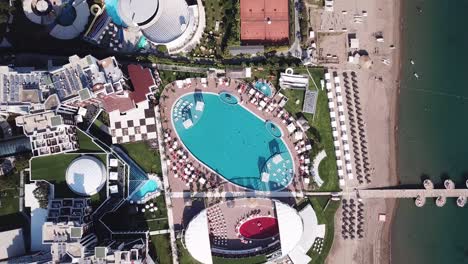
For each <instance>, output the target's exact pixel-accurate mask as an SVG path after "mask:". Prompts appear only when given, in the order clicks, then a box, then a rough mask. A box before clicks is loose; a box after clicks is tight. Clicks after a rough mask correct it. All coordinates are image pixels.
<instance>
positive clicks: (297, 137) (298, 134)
mask: <svg viewBox="0 0 468 264" xmlns="http://www.w3.org/2000/svg"><path fill="white" fill-rule="evenodd" d="M303 138H304V133H302V132H301V131H297V132H296V133H294V140H296V141H299V140H301V139H303Z"/></svg>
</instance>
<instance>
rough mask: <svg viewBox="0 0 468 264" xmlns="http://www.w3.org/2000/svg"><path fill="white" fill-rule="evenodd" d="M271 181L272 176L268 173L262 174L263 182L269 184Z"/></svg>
mask: <svg viewBox="0 0 468 264" xmlns="http://www.w3.org/2000/svg"><path fill="white" fill-rule="evenodd" d="M269 181H270V174H269V173H267V172H262V182H269Z"/></svg>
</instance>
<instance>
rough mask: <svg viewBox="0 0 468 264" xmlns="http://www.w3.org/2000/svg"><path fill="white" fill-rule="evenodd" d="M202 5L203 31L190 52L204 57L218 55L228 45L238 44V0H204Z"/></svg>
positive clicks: (220, 54) (221, 53)
mask: <svg viewBox="0 0 468 264" xmlns="http://www.w3.org/2000/svg"><path fill="white" fill-rule="evenodd" d="M204 6H205V12H206V16H205V17H206V28H205V32H204V34H203V37H202V39H201V41H200V44H199V45H198V46H197V47H195V48H194V49H193V51H192V52H191V54H192V55H194V56H197V57H205V58H215V57H220V56H222V55H223V52H224V51H225V50H226V47H228V46H229V45H239V44H240V11H239V0H205V1H204ZM217 23H218V30H216V24H217Z"/></svg>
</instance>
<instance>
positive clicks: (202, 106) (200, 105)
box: [195, 101, 205, 111]
mask: <svg viewBox="0 0 468 264" xmlns="http://www.w3.org/2000/svg"><path fill="white" fill-rule="evenodd" d="M203 109H205V103H204V102H202V101H197V104H196V105H195V110H197V111H203Z"/></svg>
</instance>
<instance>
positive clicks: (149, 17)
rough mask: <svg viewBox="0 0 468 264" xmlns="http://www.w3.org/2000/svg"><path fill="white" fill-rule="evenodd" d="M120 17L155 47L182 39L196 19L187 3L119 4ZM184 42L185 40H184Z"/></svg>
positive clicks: (131, 0) (130, 0)
mask: <svg viewBox="0 0 468 264" xmlns="http://www.w3.org/2000/svg"><path fill="white" fill-rule="evenodd" d="M118 1H119V2H118V15H119V17H120V19H121V20H122V22H123V23H124V24H125V25H126V26H128V27H138V28H140V30H141V32H142V33H143V35H144V36H145V37H146V38H147V39H148V40H150V41H151V42H153V43H155V44H164V45H166V44H168V43H170V42H172V41H175V40H177V39H179V38H181V37H182V38H183V36H182V35H183V34H184V32H185V31H186V30H187V28H188V27H189V25H191V24H193V22H194V21H193V19H194V18H193V15H192V14H191V12H190V9H189V6H188V5H187V2H186V1H185V0H118ZM184 40H185V38H184Z"/></svg>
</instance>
